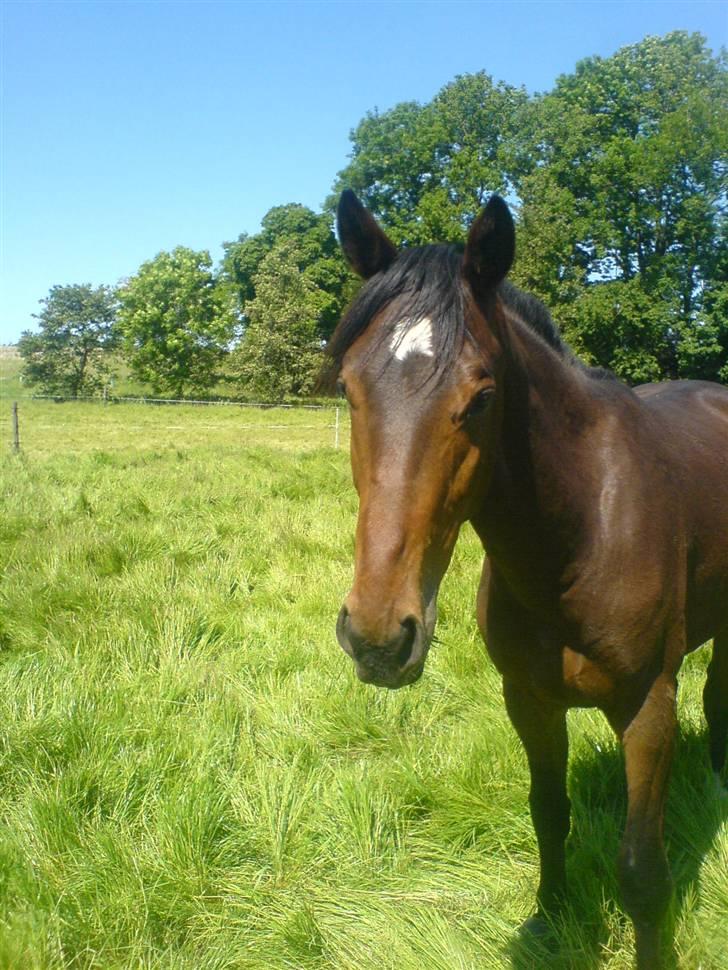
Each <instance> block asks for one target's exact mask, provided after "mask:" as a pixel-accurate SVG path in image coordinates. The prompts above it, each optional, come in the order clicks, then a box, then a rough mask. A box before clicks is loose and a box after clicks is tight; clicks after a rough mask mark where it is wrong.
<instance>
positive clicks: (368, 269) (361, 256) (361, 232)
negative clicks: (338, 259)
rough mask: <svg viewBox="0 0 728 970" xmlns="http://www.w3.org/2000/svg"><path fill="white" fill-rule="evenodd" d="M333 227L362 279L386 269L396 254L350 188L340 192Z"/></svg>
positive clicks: (347, 256) (390, 243) (388, 240)
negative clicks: (334, 226)
mask: <svg viewBox="0 0 728 970" xmlns="http://www.w3.org/2000/svg"><path fill="white" fill-rule="evenodd" d="M336 228H337V231H338V233H339V242H340V243H341V248H342V249H343V250H344V256H346V259H347V262H348V263H349V265H350V266H351V268H352V269H353V270H354V272H355V273H358V274H359V276H362V277H363V278H364V279H365V280H368V279H369V277H370V276H374V274H375V273H379V272H381V271H382V270H384V269H386V268H387V267H388V266H389V265H390V263H393V262H394V260H395V259H396V257H397V247H396V246H395V245H394V243H393V242H392V241H391V240H390V239H388V238H387V236H386V235H385V234H384V232H383V231H382V230H381V229H380V228H379V225H378V224H377V221H376V219H375V218H374V216H373V215H372V214H371V212H369V211H368V210H367V209H365V208H364V206H363V205H362V204H361V202H360V201H359V200H358V199H357V197H356V196H355V195H354V193H353V192H352V191H351V189H345V190H344V191H343V192H342V193H341V198H340V199H339V207H338V210H337V212H336Z"/></svg>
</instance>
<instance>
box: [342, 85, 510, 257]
mask: <svg viewBox="0 0 728 970" xmlns="http://www.w3.org/2000/svg"><path fill="white" fill-rule="evenodd" d="M525 103H526V94H525V91H524V90H523V89H517V88H513V87H511V86H510V85H507V84H505V83H503V82H499V83H498V84H495V83H494V82H493V79H492V78H491V77H490V76H489V75H488V74H486V73H485V72H484V71H481V72H479V73H478V74H472V75H463V76H458V77H456V78H455V79H454V80H453V81H452V82H451V83H450V84H447V85H445V87H444V88H443V89H442V90H441V91H440V92H439V93H438V94H437V95H436V96H435V98H434V99H433V100H432V101H431V102H430V103H429V104H427V105H420V104H417V103H416V102H403V103H401V104H398V105H396V106H395V107H394V108H392V109H391V110H389V111H387V112H384V113H383V114H380V113H379V112H377V111H373V112H370V113H369V114H367V115H366V117H365V118H364V119H363V120H362V121H361V122H360V123H359V124H358V125H357V127H356V128H355V129H354V131H353V132H352V133H351V140H352V145H353V148H352V160H351V162H350V164H349V165H348V166H347V167H346V168H345V169H344V170H343V171H342V172H341V173H340V174H339V176H338V179H337V184H336V191H337V193H338V191H340V190H341V189H342V188H347V187H348V188H352V189H354V190H355V191H356V192H357V193H358V194H359V195H360V197H361V199H362V201H363V202H364V203H365V204H366V205H367V206H368V207H369V208H370V209H371V211H372V212H374V213H375V215H376V216H377V217H378V218H380V219H381V220H382V222H383V223H384V225H385V226H386V228H387V231H388V232H389V234H390V235H391V238H392V239H393V240H394V241H395V242H397V243H398V244H409V245H418V244H422V243H428V242H432V241H433V240H435V241H456V240H459V239H462V238H464V234H465V231H466V229H467V226H468V223H469V221H470V220H471V219H472V218H473V216H474V215H475V214H476V213H477V211H478V209H479V208H480V207H481V206H482V205H483V204H484V202H485V201H486V200H487V198H488V196H489V195H490V193H491V192H501V193H507V192H508V191H509V189H510V187H511V185H512V183H513V179H514V177H515V172H516V171H517V170H518V160H517V147H516V144H515V141H514V138H515V133H516V130H517V120H518V117H519V112H520V111H521V109H522V108H523V106H524V105H525ZM333 201H334V200H333V199H332V200H330V203H329V204H330V205H331V204H333Z"/></svg>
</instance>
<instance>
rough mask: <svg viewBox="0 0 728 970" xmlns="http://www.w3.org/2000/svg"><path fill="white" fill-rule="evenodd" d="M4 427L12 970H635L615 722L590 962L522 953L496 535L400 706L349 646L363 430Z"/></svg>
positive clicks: (195, 414)
mask: <svg viewBox="0 0 728 970" xmlns="http://www.w3.org/2000/svg"><path fill="white" fill-rule="evenodd" d="M0 404H1V405H2V408H3V414H2V422H1V423H0V434H1V435H2V445H1V457H0V467H1V471H2V475H1V484H0V488H1V490H2V509H3V514H2V521H1V522H0V549H1V555H2V570H3V571H2V581H1V585H0V601H1V609H2V613H1V615H0V678H2V681H1V684H0V706H1V714H0V718H1V720H2V733H1V734H0V739H1V740H0V815H1V818H2V823H1V824H2V830H1V831H2V836H1V837H0V886H1V887H2V891H1V892H0V967H6V968H16V967H23V968H29V970H30V968H38V970H41V968H61V967H63V968H65V967H69V968H70V967H73V968H99V970H112V968H131V967H134V968H137V967H148V968H169V970H171V968H175V970H179V968H189V970H193V968H194V970H223V968H226V970H227V968H238V967H239V968H255V970H264V968H265V970H269V968H276V970H277V968H280V970H283V968H289V970H298V968H300V970H324V968H325V970H374V968H376V970H384V968H386V970H423V968H424V970H453V968H460V970H476V968H478V970H491V968H492V970H497V968H502V967H504V968H508V967H514V968H517V970H527V968H528V970H531V968H534V967H539V968H552V970H566V968H570V970H592V968H593V970H596V968H597V967H599V968H602V967H603V968H609V970H626V968H628V967H630V966H631V959H632V957H631V954H632V946H633V940H632V929H631V925H630V924H629V921H628V920H627V919H626V918H625V917H624V915H623V914H622V912H621V909H620V904H619V899H618V891H617V883H616V873H615V861H614V860H615V858H616V853H617V845H618V841H619V836H620V832H621V827H622V823H623V819H624V811H625V801H626V799H625V791H624V782H623V774H622V761H621V754H620V752H619V749H618V746H617V745H616V743H615V742H614V740H613V737H612V735H611V733H610V731H609V729H608V728H607V727H606V724H605V723H604V721H603V719H602V717H601V716H600V715H599V714H596V713H593V712H589V711H577V712H572V713H571V714H570V716H569V730H570V738H571V760H570V795H571V798H572V802H573V824H572V832H571V836H570V839H569V843H568V871H569V877H570V880H571V904H570V909H569V911H568V914H567V917H566V919H565V922H564V925H563V926H562V927H561V945H560V948H559V950H558V951H557V952H555V953H550V952H549V951H547V950H546V949H544V948H539V946H538V944H536V943H530V944H528V945H526V944H525V943H522V942H519V941H518V939H517V936H516V929H517V926H518V925H519V923H520V922H522V921H523V920H524V919H525V918H526V917H527V916H528V915H529V913H530V907H531V905H532V900H533V894H534V890H535V884H536V881H537V851H536V845H535V838H534V835H533V830H532V827H531V822H530V818H529V813H528V804H527V795H528V771H527V767H526V763H525V758H524V756H523V754H522V751H521V749H520V746H519V743H518V741H517V739H516V737H515V734H514V733H513V731H512V728H511V727H510V725H509V723H508V721H507V717H506V714H505V710H504V707H503V702H502V699H501V696H500V689H499V680H498V677H497V676H496V674H495V672H494V670H493V668H492V666H491V665H490V664H489V662H488V661H487V659H486V657H485V654H484V650H483V647H482V644H481V642H480V640H479V636H478V634H477V630H476V625H475V619H474V615H473V603H474V596H475V590H476V585H477V580H478V574H479V564H480V558H481V554H480V550H479V546H478V544H477V541H476V540H475V538H474V536H473V535H472V534H471V532H470V531H469V530H467V529H466V530H464V532H463V535H462V536H461V539H460V542H459V545H458V548H457V550H456V554H455V558H454V561H453V564H452V566H451V568H450V571H449V573H448V575H447V577H446V579H445V582H444V584H443V588H442V592H441V597H440V622H439V627H438V636H439V639H440V641H441V642H440V643H439V644H437V645H436V646H435V647H434V648H433V651H432V654H431V656H430V659H429V661H428V666H427V670H426V672H425V675H424V677H423V678H422V680H421V681H420V682H419V683H417V684H416V685H415V686H413V687H410V688H406V689H404V690H402V691H399V692H394V693H389V692H384V691H380V690H376V689H373V688H371V687H366V686H364V685H362V684H360V683H359V682H358V681H356V680H355V677H354V673H353V670H352V668H351V663H350V661H349V660H348V659H347V658H346V657H344V655H343V653H342V652H341V650H340V649H339V647H338V646H337V644H336V641H335V638H334V623H335V619H336V614H337V611H338V609H339V606H340V604H341V601H342V598H343V596H344V594H345V592H346V590H347V588H348V584H349V582H350V579H351V569H352V549H353V542H352V532H353V527H354V520H355V512H356V500H355V494H354V491H353V487H352V485H351V482H350V473H349V467H348V456H347V453H346V448H345V447H342V448H341V449H339V450H335V449H334V448H333V447H332V444H333V432H332V420H333V417H332V413H331V412H306V411H274V410H269V411H260V412H257V411H249V410H242V409H238V408H223V407H216V408H212V407H210V408H193V407H187V406H180V407H150V406H146V407H144V406H141V405H128V406H126V405H117V406H109V407H106V408H104V407H102V406H101V405H96V404H64V405H56V404H53V403H46V402H31V401H27V400H26V401H21V446H22V451H21V454H20V455H19V456H14V455H12V454H11V452H10V447H9V445H10V441H11V432H10V420H9V419H10V402H9V401H7V400H3V401H1V402H0ZM345 430H346V429H345V428H343V434H342V444H345V443H346V435H345ZM708 656H709V655H708V653H707V651H705V650H703V651H700V652H698V653H697V654H693V655H692V656H691V657H690V658H689V659H688V661H687V662H686V664H685V665H684V668H683V673H682V678H681V693H680V705H679V706H680V741H679V745H678V751H677V756H676V759H675V766H674V770H673V775H672V785H671V791H670V797H669V801H668V809H667V817H666V838H667V843H668V852H669V857H670V861H671V866H672V870H673V874H674V877H675V882H676V894H675V898H674V906H673V913H672V917H673V921H674V925H675V935H676V949H677V952H678V954H679V960H680V964H679V965H680V967H682V968H685V970H698V968H701V970H720V968H721V967H725V965H726V962H725V960H726V957H725V954H726V953H728V875H727V873H728V825H727V824H726V817H727V815H728V812H727V810H726V801H725V800H723V801H721V800H720V798H719V797H718V795H717V793H716V792H715V791H714V788H713V784H712V779H711V777H710V772H709V770H708V761H707V751H706V743H707V742H706V737H705V726H704V722H703V718H702V711H701V704H700V692H701V690H702V684H703V680H704V675H705V668H706V665H707V660H708Z"/></svg>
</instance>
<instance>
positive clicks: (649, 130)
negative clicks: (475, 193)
mask: <svg viewBox="0 0 728 970" xmlns="http://www.w3.org/2000/svg"><path fill="white" fill-rule="evenodd" d="M727 79H728V75H726V72H725V65H724V63H723V60H722V58H713V57H712V55H711V54H710V52H709V51H708V49H707V48H706V46H705V42H704V41H703V39H702V38H701V37H700V36H699V35H689V34H686V33H682V32H677V33H673V34H669V35H667V36H666V37H663V38H655V37H648V38H646V39H645V40H643V41H642V42H641V43H639V44H635V45H632V46H630V47H626V48H623V49H622V50H620V51H618V52H617V53H616V54H615V55H614V56H613V57H610V58H606V59H603V58H599V57H592V58H588V59H586V60H584V61H581V62H580V63H579V64H578V65H577V68H576V71H575V72H574V74H570V75H564V76H562V77H560V78H559V79H558V81H557V83H556V86H555V88H554V90H553V91H552V92H551V93H549V94H547V95H545V96H543V97H542V98H540V99H537V100H536V101H535V102H534V103H533V104H532V105H531V107H530V109H529V112H526V113H525V114H524V118H526V119H528V124H527V125H526V126H525V132H524V138H525V140H526V142H530V151H531V154H532V165H531V170H530V172H528V173H527V174H525V175H524V176H523V178H522V179H521V181H520V184H519V192H520V195H521V200H522V208H521V237H520V253H521V256H520V259H519V262H518V267H517V271H516V272H517V277H518V279H519V281H520V282H522V283H523V284H524V285H525V286H526V287H527V288H529V289H532V290H533V291H535V292H536V293H537V294H539V295H541V296H542V297H543V298H544V299H546V300H547V301H548V302H549V303H550V304H551V305H552V306H553V307H554V308H555V309H556V310H557V311H558V312H559V313H560V314H561V317H562V318H563V319H564V320H565V321H566V322H567V323H568V324H569V326H570V327H571V328H572V331H575V332H576V333H577V334H578V337H577V342H578V343H580V344H581V346H583V347H585V348H586V349H587V351H588V353H589V355H590V356H591V357H592V358H594V359H595V360H596V361H597V362H598V363H600V364H602V365H605V366H610V367H613V368H614V369H615V370H617V372H619V373H621V374H622V375H623V376H626V377H629V378H630V379H637V375H638V374H640V375H641V374H644V373H648V372H649V373H651V374H653V376H655V377H688V376H712V377H717V376H718V370H719V368H720V366H722V364H724V363H725V361H726V358H725V356H723V357H722V360H721V352H720V349H719V347H718V344H717V343H716V339H717V338H716V339H714V333H713V328H712V327H708V328H707V329H706V320H705V316H704V313H703V299H704V295H705V293H706V292H707V290H709V289H710V288H711V287H712V286H713V285H714V282H713V281H715V280H716V277H717V274H718V271H719V267H718V261H719V258H720V254H721V253H722V252H724V250H725V245H726V242H725V238H724V236H723V233H722V228H723V227H722V226H721V223H720V213H721V208H722V206H723V205H724V203H725V190H726V185H725V174H726V167H725V156H726V147H727V141H726V138H727V134H726V133H727V132H728V107H727V106H728V83H727ZM618 283H619V284H621V286H618V285H617V284H618ZM602 288H604V291H603V292H599V291H600V289H602ZM615 293H619V298H618V300H617V301H616V302H617V303H619V305H620V311H619V315H620V320H619V321H616V322H615V318H614V316H613V314H612V313H610V312H607V314H606V316H605V318H604V320H603V321H602V323H601V324H598V323H597V321H596V319H595V317H594V313H593V311H594V310H595V309H596V308H597V307H605V308H607V307H608V306H609V305H613V304H614V305H616V304H615V301H614V299H613V297H614V294H615ZM582 311H584V312H585V313H586V317H588V319H584V320H582V321H581V322H580V321H579V320H578V317H579V314H580V313H581V312H582ZM595 326H598V328H599V329H600V330H602V331H603V332H602V333H600V334H598V335H595V339H594V340H591V341H590V339H589V338H588V332H589V331H593V328H594V327H595ZM614 327H616V332H613V333H609V332H608V331H609V330H610V328H614ZM632 359H634V361H635V365H634V366H633V365H632V364H630V363H629V361H630V360H632ZM648 359H649V361H651V363H648Z"/></svg>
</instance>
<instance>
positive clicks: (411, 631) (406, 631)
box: [396, 616, 417, 667]
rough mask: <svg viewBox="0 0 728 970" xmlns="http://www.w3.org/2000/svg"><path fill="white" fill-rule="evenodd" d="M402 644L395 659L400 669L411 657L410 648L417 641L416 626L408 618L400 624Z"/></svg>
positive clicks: (412, 620) (413, 621)
mask: <svg viewBox="0 0 728 970" xmlns="http://www.w3.org/2000/svg"><path fill="white" fill-rule="evenodd" d="M401 627H402V643H401V645H400V647H399V649H398V650H397V654H396V659H397V663H398V664H399V666H400V667H404V666H405V665H406V664H407V662H408V661H409V660H410V658H411V657H412V648H413V647H414V645H415V641H416V639H417V624H416V622H415V620H414V619H413V618H412V617H411V616H410V617H408V618H407V619H406V620H404V621H403V622H402V623H401Z"/></svg>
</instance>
